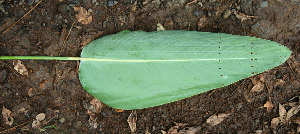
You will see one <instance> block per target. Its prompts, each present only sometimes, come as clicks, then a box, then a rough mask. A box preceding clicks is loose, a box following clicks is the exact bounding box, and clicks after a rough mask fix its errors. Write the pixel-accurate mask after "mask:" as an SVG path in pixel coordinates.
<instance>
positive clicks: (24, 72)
mask: <svg viewBox="0 0 300 134" xmlns="http://www.w3.org/2000/svg"><path fill="white" fill-rule="evenodd" d="M13 65H14V69H15V70H16V71H17V72H18V73H19V74H21V75H26V76H28V70H27V68H26V67H25V65H24V64H23V62H22V61H20V60H15V61H14V62H13Z"/></svg>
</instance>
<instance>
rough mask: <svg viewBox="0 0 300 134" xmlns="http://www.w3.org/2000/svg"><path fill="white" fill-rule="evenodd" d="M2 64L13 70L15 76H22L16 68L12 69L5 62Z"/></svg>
mask: <svg viewBox="0 0 300 134" xmlns="http://www.w3.org/2000/svg"><path fill="white" fill-rule="evenodd" d="M0 63H3V64H4V66H6V67H8V68H9V69H10V70H12V71H13V72H14V74H15V75H17V76H18V77H20V76H22V75H21V74H19V73H18V72H17V71H16V70H15V69H14V68H12V67H11V66H10V65H8V64H6V63H5V62H3V61H0Z"/></svg>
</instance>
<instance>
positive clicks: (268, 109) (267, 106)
mask: <svg viewBox="0 0 300 134" xmlns="http://www.w3.org/2000/svg"><path fill="white" fill-rule="evenodd" d="M264 107H266V108H267V111H268V112H270V111H271V110H272V109H273V107H274V106H273V103H272V101H271V97H269V100H268V101H267V102H266V104H265V105H264Z"/></svg>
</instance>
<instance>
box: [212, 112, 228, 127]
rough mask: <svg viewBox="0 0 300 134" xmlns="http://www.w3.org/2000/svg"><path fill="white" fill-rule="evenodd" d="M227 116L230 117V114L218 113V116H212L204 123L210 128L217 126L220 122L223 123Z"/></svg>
mask: <svg viewBox="0 0 300 134" xmlns="http://www.w3.org/2000/svg"><path fill="white" fill-rule="evenodd" d="M229 115H231V113H228V114H225V113H220V114H219V115H216V114H214V115H212V116H210V117H209V118H208V119H207V120H206V123H207V124H209V125H211V126H215V125H218V124H220V123H221V122H222V121H224V120H225V119H226V118H227V117H228V116H229Z"/></svg>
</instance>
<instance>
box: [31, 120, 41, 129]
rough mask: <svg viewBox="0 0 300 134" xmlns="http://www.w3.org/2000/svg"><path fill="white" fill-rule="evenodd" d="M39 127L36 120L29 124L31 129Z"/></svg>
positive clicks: (38, 122)
mask: <svg viewBox="0 0 300 134" xmlns="http://www.w3.org/2000/svg"><path fill="white" fill-rule="evenodd" d="M40 126H41V122H40V121H38V120H34V121H32V124H31V127H32V128H40Z"/></svg>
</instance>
